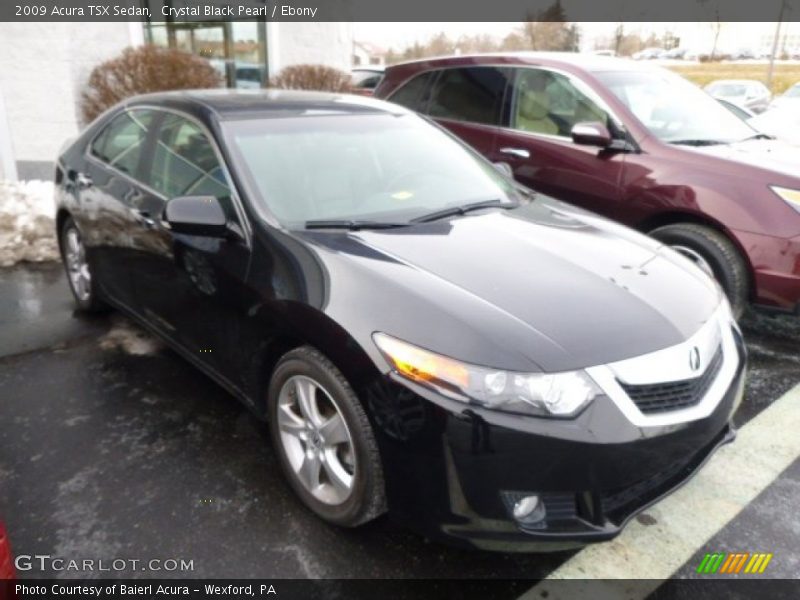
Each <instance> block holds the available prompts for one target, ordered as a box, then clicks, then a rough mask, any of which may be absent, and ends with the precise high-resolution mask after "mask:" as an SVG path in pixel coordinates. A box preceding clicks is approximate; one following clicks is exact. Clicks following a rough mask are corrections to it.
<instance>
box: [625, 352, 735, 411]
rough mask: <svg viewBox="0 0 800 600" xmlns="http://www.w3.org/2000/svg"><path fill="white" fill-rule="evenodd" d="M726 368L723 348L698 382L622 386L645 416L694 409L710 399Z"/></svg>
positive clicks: (697, 379) (696, 378)
mask: <svg viewBox="0 0 800 600" xmlns="http://www.w3.org/2000/svg"><path fill="white" fill-rule="evenodd" d="M721 368H722V344H720V345H719V346H718V347H717V351H716V352H715V353H714V356H713V357H712V358H711V362H710V363H709V364H708V368H706V370H705V373H703V374H702V375H700V377H695V378H694V379H683V380H681V381H669V382H664V383H652V384H645V385H630V384H627V383H622V382H621V381H620V382H619V384H620V386H622V389H623V390H625V393H626V394H628V397H629V398H630V399H631V400H633V402H634V404H636V406H638V407H639V410H641V411H642V412H643V413H644V414H646V415H650V414H655V413H662V412H667V411H671V410H678V409H680V408H688V407H690V406H694V405H695V404H697V403H698V402H700V400H702V399H703V396H705V395H706V392H708V389H709V388H710V387H711V384H712V383H714V380H715V379H716V378H717V375H718V374H719V371H720V369H721Z"/></svg>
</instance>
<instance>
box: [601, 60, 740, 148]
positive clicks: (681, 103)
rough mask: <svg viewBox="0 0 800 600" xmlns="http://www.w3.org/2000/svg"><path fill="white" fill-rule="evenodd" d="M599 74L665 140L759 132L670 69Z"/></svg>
mask: <svg viewBox="0 0 800 600" xmlns="http://www.w3.org/2000/svg"><path fill="white" fill-rule="evenodd" d="M597 77H598V79H600V81H602V82H603V83H604V84H605V85H606V86H607V87H608V88H609V89H610V90H611V91H612V92H613V94H614V95H615V96H616V97H617V98H619V99H620V100H621V101H622V102H623V103H624V104H625V105H626V106H627V107H628V108H629V109H630V110H631V112H632V113H633V114H634V115H635V116H636V118H638V119H639V121H641V122H642V124H643V125H644V126H645V127H646V128H647V129H648V130H649V131H650V132H651V133H652V134H653V135H655V136H656V137H657V138H659V139H661V140H663V141H665V142H673V143H678V142H684V143H687V142H689V143H691V142H695V143H703V142H705V143H729V142H735V141H740V140H744V139H747V138H749V137H752V136H753V135H754V134H755V131H754V130H753V129H752V128H751V127H749V126H748V125H747V124H746V123H745V122H744V121H742V120H741V119H739V118H737V117H736V116H735V115H733V114H731V113H730V111H728V110H727V109H726V108H725V107H724V106H722V105H720V103H719V102H717V101H716V100H714V99H713V98H712V97H711V96H709V95H708V94H707V93H705V92H704V91H703V90H701V89H700V88H698V87H697V86H695V85H694V84H693V83H690V82H689V81H687V80H686V79H684V78H683V77H681V76H680V75H676V74H674V73H670V72H669V71H661V70H658V71H622V72H605V73H603V72H601V73H597Z"/></svg>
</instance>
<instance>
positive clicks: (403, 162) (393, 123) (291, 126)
mask: <svg viewBox="0 0 800 600" xmlns="http://www.w3.org/2000/svg"><path fill="white" fill-rule="evenodd" d="M224 127H225V129H226V137H227V138H228V140H229V144H230V146H231V147H232V149H233V151H234V153H235V154H236V155H237V161H236V162H237V164H239V165H244V169H245V170H246V173H245V175H246V176H247V177H248V178H249V179H250V181H251V183H252V184H253V187H255V188H256V190H257V192H258V194H259V196H260V200H261V201H262V202H263V203H264V204H265V205H266V206H267V207H268V208H269V210H270V211H271V212H272V213H273V214H274V215H275V217H276V218H277V219H278V220H279V221H280V222H281V223H282V224H283V225H284V226H286V227H289V228H297V227H303V226H304V224H305V223H306V222H309V221H319V220H352V221H383V222H398V221H400V222H403V223H406V222H408V221H410V220H412V219H415V218H419V217H422V216H424V215H428V214H430V213H432V212H434V211H439V210H442V209H446V208H448V207H455V206H461V205H465V204H470V203H473V202H483V201H490V200H495V201H500V202H501V203H503V202H508V203H509V204H513V203H515V202H518V201H519V200H520V198H519V197H518V192H517V191H516V188H515V186H514V185H513V184H512V183H511V182H510V181H509V180H507V179H505V178H504V177H503V176H502V175H500V173H498V172H497V171H496V170H495V169H494V167H493V166H492V165H491V164H490V163H488V162H486V161H485V160H483V159H482V158H480V157H479V156H478V155H477V154H476V153H475V152H474V151H473V150H471V149H469V148H468V147H467V146H466V145H464V144H462V143H461V142H459V141H456V140H455V139H454V138H453V137H451V136H450V135H449V134H447V133H444V132H443V131H442V130H440V129H439V128H437V127H435V126H433V125H430V124H428V123H427V122H425V121H424V120H423V119H421V118H420V117H418V116H416V115H411V114H405V115H390V114H369V115H364V114H360V115H326V116H305V117H296V118H277V119H259V120H248V121H231V122H227V123H225V125H224Z"/></svg>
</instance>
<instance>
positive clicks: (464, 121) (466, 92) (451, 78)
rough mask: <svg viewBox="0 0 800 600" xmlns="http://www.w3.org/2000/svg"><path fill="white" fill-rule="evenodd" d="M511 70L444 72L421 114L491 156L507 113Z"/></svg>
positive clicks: (457, 69) (484, 68) (486, 68)
mask: <svg viewBox="0 0 800 600" xmlns="http://www.w3.org/2000/svg"><path fill="white" fill-rule="evenodd" d="M511 73H512V71H511V69H509V68H506V67H495V66H474V67H452V68H446V69H442V70H441V71H439V72H438V76H437V77H436V79H435V80H434V81H433V82H432V86H431V89H430V91H429V92H428V94H427V98H423V102H421V105H420V110H421V112H424V113H425V114H427V115H428V116H430V117H431V118H432V119H434V120H435V121H436V122H437V123H439V124H440V125H442V126H444V127H445V128H447V129H449V130H450V131H452V132H453V133H454V134H455V135H457V136H458V137H460V138H461V139H462V140H464V141H465V142H467V143H468V144H469V145H471V146H472V147H473V148H475V149H476V150H477V151H478V152H480V153H481V154H488V153H489V152H491V150H492V148H493V147H494V144H495V135H496V132H497V127H498V126H499V125H500V119H501V116H502V114H503V112H504V102H505V100H506V89H507V87H508V81H509V78H510V76H511Z"/></svg>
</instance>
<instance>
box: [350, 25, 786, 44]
mask: <svg viewBox="0 0 800 600" xmlns="http://www.w3.org/2000/svg"><path fill="white" fill-rule="evenodd" d="M353 25H354V34H355V39H356V40H358V41H362V42H371V43H373V44H375V45H376V46H379V47H381V48H385V49H389V48H394V49H395V50H402V49H403V48H406V47H408V46H410V45H412V44H413V43H414V42H415V41H417V42H420V43H425V42H426V41H428V40H429V39H430V38H431V37H433V36H434V35H435V34H437V33H439V32H440V31H444V32H445V33H446V34H447V35H448V37H450V38H453V39H457V38H458V37H459V36H461V35H475V34H479V33H488V34H489V35H492V36H494V37H496V38H502V37H504V36H505V35H507V34H508V33H510V32H511V31H512V30H513V29H514V28H515V27H517V26H518V25H519V24H518V23H452V22H432V23H354V24H353ZM577 25H578V26H579V27H580V29H581V34H582V36H583V38H584V40H585V41H586V42H589V41H590V40H592V39H594V38H596V37H601V36H611V35H613V32H614V29H615V28H616V26H617V23H615V22H608V23H602V22H581V23H577ZM774 27H775V24H774V23H729V24H725V28H724V30H723V35H722V36H721V38H722V39H721V40H720V41H721V43H722V46H724V47H727V46H730V48H727V49H728V50H734V49H737V48H738V47H740V46H741V47H747V48H749V49H751V50H755V49H759V48H760V47H761V46H763V44H764V40H763V38H764V36H765V34H766V35H767V36H769V35H771V33H772V32H773V30H774ZM625 29H626V30H627V31H631V32H632V31H637V30H638V31H639V32H640V33H641V34H642V35H643V36H644V37H646V36H647V35H649V34H650V33H651V32H654V33H656V35H659V34H661V33H663V32H665V31H667V30H669V31H671V32H672V33H674V34H676V35H678V36H679V37H681V38H682V39H683V40H684V41H685V42H686V43H687V45H689V46H694V48H692V49H694V50H698V51H708V49H707V48H705V46H706V45H709V44H707V43H706V42H707V41H708V40H710V39H711V37H712V36H711V33H710V29H709V25H708V24H706V23H626V24H625ZM798 30H800V27H798V24H796V23H784V32H787V31H791V32H792V33H794V32H796V31H798ZM682 45H683V44H682ZM700 46H702V47H700Z"/></svg>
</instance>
